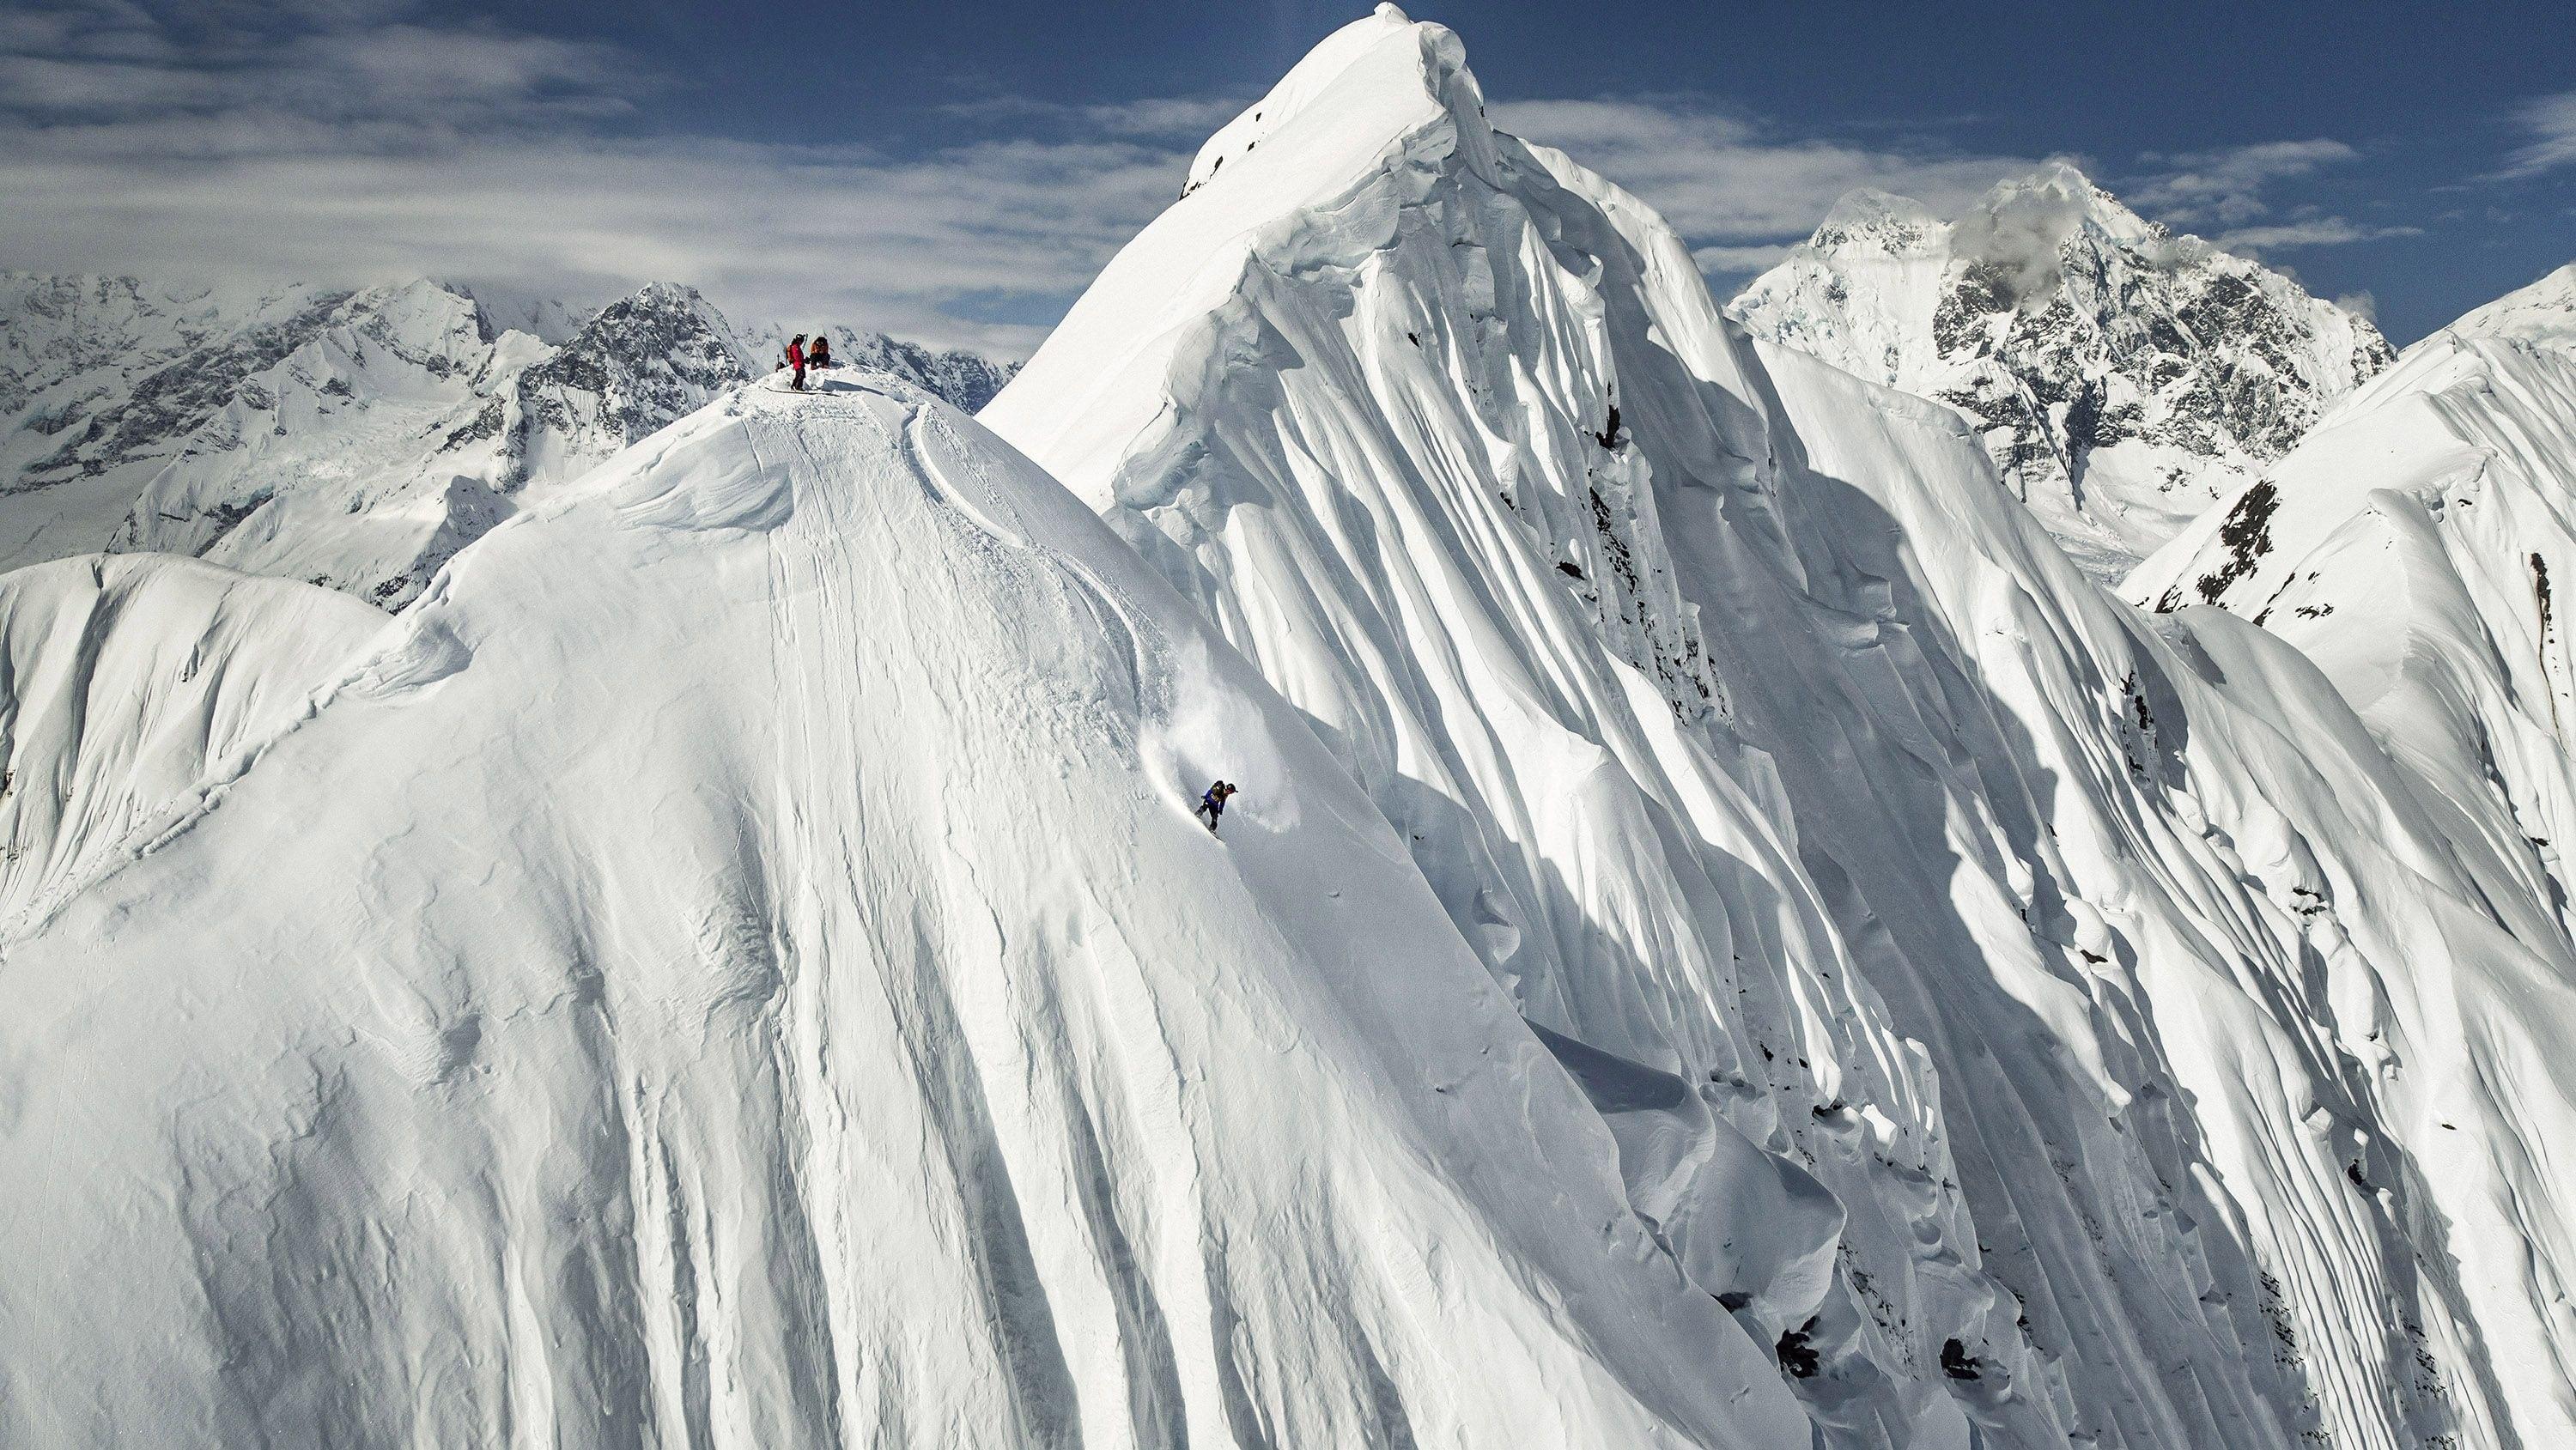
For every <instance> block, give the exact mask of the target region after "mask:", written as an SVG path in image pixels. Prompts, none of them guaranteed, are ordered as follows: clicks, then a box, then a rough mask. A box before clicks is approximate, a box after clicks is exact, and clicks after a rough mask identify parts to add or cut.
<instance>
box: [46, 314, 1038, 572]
mask: <svg viewBox="0 0 2576 1450" xmlns="http://www.w3.org/2000/svg"><path fill="white" fill-rule="evenodd" d="M505 319H506V320H507V321H508V322H515V323H520V324H524V326H525V327H526V328H532V329H542V330H543V331H544V332H545V333H547V334H549V335H550V336H551V339H552V340H549V338H548V337H545V336H540V335H538V333H537V332H535V331H529V330H522V327H519V326H510V325H505ZM848 360H849V362H850V363H851V365H853V366H860V367H869V366H881V367H883V368H884V369H885V370H887V371H891V372H894V373H896V374H897V375H898V376H901V377H903V378H905V379H906V380H907V381H909V382H911V383H913V384H915V385H916V386H919V387H922V388H924V389H925V390H927V391H931V392H934V393H939V394H941V395H943V396H947V395H951V394H953V395H954V396H956V397H958V398H960V399H963V400H965V401H966V402H968V403H969V404H980V403H981V402H982V401H983V400H985V399H986V398H989V397H990V396H991V393H992V391H993V389H994V388H995V387H997V386H998V385H999V379H1000V377H1002V376H1004V375H1005V374H1004V373H1003V372H1002V371H1001V370H1000V369H998V368H996V367H995V366H994V365H992V364H990V363H987V362H984V361H983V360H982V359H979V358H975V357H973V356H972V355H971V354H963V353H949V354H937V353H931V352H929V351H927V350H925V349H922V348H919V347H916V346H913V345H911V344H908V343H902V342H899V341H897V340H894V339H891V338H885V337H883V336H880V335H863V336H861V337H860V338H859V339H858V341H857V345H856V346H854V347H853V348H852V349H850V351H849V355H848ZM765 362H766V358H765V354H764V349H763V348H762V347H761V346H760V345H758V344H757V343H755V342H753V341H749V340H746V339H744V338H742V337H740V336H739V335H738V334H736V333H735V332H734V331H733V329H732V328H731V327H730V325H729V324H728V323H727V322H726V321H725V319H724V318H723V317H722V316H721V315H720V314H718V313H717V312H716V310H715V309H714V308H713V307H711V306H710V305H708V304H707V302H706V301H705V300H704V299H703V298H701V297H699V296H698V295H697V294H696V293H695V292H693V291H691V290H689V289H687V288H685V287H678V286H673V285H669V284H655V285H652V286H648V287H646V288H644V289H642V290H640V291H638V292H636V293H634V294H633V295H631V296H628V297H623V298H619V299H617V300H616V301H613V302H611V303H609V304H608V305H607V306H605V307H602V308H599V309H597V310H596V311H593V312H590V313H588V314H586V315H584V316H582V317H581V318H580V319H579V320H578V321H577V322H576V321H574V320H573V319H572V316H571V313H570V310H569V309H566V308H565V307H563V306H562V305H561V304H558V303H551V302H544V301H536V302H530V301H520V300H501V299H495V300H492V301H486V300H484V299H481V298H478V297H477V296H476V295H475V294H474V293H473V292H472V291H470V290H468V289H466V288H463V287H459V286H454V285H450V284H443V283H435V282H426V281H424V282H415V283H411V284H408V285H406V286H401V287H385V288H371V289H366V290H362V291H356V292H318V291H312V290H309V289H289V290H286V291H283V292H280V293H277V294H274V295H235V294H228V293H214V292H209V293H203V294H196V293H182V294H178V295H165V294H163V293H161V292H156V291H155V290H153V289H151V288H149V287H147V286H145V285H144V284H142V283H139V282H135V281H133V280H132V279H103V278H45V277H29V276H12V277H11V278H9V279H8V282H7V286H6V288H5V290H0V405H5V407H6V418H5V421H0V464H5V466H6V467H7V469H8V470H9V473H8V478H7V481H6V483H5V484H4V485H0V567H10V566H17V565H23V564H28V563H33V562H38V561H41V560H44V559H49V558H55V557H60V556H63V555H66V554H72V553H78V552H83V551H87V550H96V549H102V548H104V549H112V550H124V551H136V550H150V551H162V552H174V553H183V554H190V555H194V556H197V557H201V558H207V559H211V560H214V561H217V562H221V563H224V564H227V565H230V566H232V567H234V568H237V569H242V570H245V571H248V572H252V573H261V574H274V575H279V576H283V577H288V578H295V579H302V580H306V581H308V582H312V583H318V584H323V585H326V586H328V587H331V588H334V589H339V590H343V591H345V592H348V593H351V594H355V595H357V596H358V597H360V598H363V599H367V600H369V601H371V602H373V603H376V604H379V605H382V606H384V607H386V608H398V607H400V606H401V605H402V604H403V603H405V602H406V601H408V600H409V599H411V598H412V597H414V596H415V595H416V594H417V593H418V592H419V590H420V589H421V587H422V586H423V585H424V584H425V583H426V582H427V581H428V579H429V576H430V575H431V574H432V573H434V572H435V571H436V570H437V568H438V566H439V565H440V564H441V563H443V562H444V561H445V560H446V559H448V558H449V557H451V556H453V554H454V553H455V551H456V550H457V549H459V548H461V547H463V546H464V545H465V544H466V543H468V542H471V541H472V540H473V539H475V538H477V537H479V536H480V535H481V534H482V533H483V532H484V531H485V530H487V529H489V528H491V527H492V526H493V525H494V524H497V523H498V522H500V521H501V520H502V519H504V518H507V517H509V516H510V515H511V514H512V513H513V512H515V511H517V510H518V509H519V508H520V507H521V506H523V505H524V504H525V503H526V502H527V493H528V490H530V489H532V488H533V489H538V490H542V489H544V488H546V487H548V486H551V485H553V484H557V483H561V482H565V481H568V480H569V479H571V478H573V477H575V476H577V475H578V474H580V473H581V472H583V471H585V470H587V469H589V468H591V467H593V466H595V465H596V464H598V463H599V462H601V461H602V460H604V459H606V458H607V457H609V456H610V455H611V454H613V453H615V452H616V451H617V450H619V449H621V448H623V447H625V446H626V445H627V444H629V443H631V442H634V441H636V440H638V439H640V438H643V437H644V436H646V435H648V434H650V433H652V432H654V431H655V430H657V429H659V428H661V427H663V426H664V425H666V424H668V423H669V422H671V421H672V420H673V419H675V418H677V417H680V416H681V415H683V414H685V413H687V412H689V411H691V410H693V409H695V408H696V407H698V406H700V405H701V404H703V403H705V402H706V401H707V400H708V399H710V398H711V397H713V396H715V395H716V394H717V393H718V392H720V391H722V390H724V389H726V388H729V387H733V386H736V385H738V384H740V383H742V382H745V381H747V380H748V379H749V378H750V377H751V376H752V374H753V370H754V369H755V367H762V366H764V365H765Z"/></svg>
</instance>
